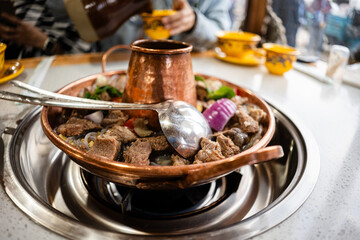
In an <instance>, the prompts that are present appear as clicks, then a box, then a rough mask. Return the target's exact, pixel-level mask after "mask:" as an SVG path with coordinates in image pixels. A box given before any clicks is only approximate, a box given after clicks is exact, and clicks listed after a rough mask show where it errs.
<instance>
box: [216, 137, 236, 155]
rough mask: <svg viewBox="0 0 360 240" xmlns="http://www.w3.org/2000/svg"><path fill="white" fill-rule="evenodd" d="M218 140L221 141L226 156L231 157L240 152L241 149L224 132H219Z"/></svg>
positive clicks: (222, 151) (223, 153)
mask: <svg viewBox="0 0 360 240" xmlns="http://www.w3.org/2000/svg"><path fill="white" fill-rule="evenodd" d="M216 142H217V143H219V145H220V147H221V153H222V155H224V156H225V157H231V156H233V155H235V154H238V153H239V151H240V148H239V147H238V146H236V145H235V144H234V142H233V141H232V140H231V139H230V138H228V137H225V136H224V135H223V134H219V135H218V136H217V138H216Z"/></svg>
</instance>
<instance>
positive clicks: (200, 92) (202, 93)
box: [196, 81, 208, 101]
mask: <svg viewBox="0 0 360 240" xmlns="http://www.w3.org/2000/svg"><path fill="white" fill-rule="evenodd" d="M207 95H208V90H207V89H206V86H205V84H204V83H203V82H201V81H196V96H197V99H198V100H200V101H204V100H205V99H206V98H207Z"/></svg>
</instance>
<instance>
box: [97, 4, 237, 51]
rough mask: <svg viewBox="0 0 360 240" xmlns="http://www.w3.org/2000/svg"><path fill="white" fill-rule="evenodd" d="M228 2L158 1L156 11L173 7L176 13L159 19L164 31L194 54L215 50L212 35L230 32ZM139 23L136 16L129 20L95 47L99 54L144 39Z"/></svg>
mask: <svg viewBox="0 0 360 240" xmlns="http://www.w3.org/2000/svg"><path fill="white" fill-rule="evenodd" d="M230 4H231V1H230V0H220V1H219V0H207V1H198V0H188V1H187V0H173V1H169V0H164V1H158V2H157V6H156V7H158V8H163V9H165V8H169V6H172V7H173V9H175V10H177V12H176V13H175V14H173V15H169V16H166V17H164V18H163V19H162V22H163V24H164V25H165V28H167V29H169V30H170V35H171V37H170V39H173V40H178V41H185V42H188V43H190V44H192V45H193V47H194V50H195V51H202V50H206V49H210V48H213V47H215V45H216V42H217V38H216V35H215V33H216V32H217V31H220V30H230V27H231V20H230V14H229V8H230ZM145 37H146V36H145V35H144V32H143V29H142V20H141V17H140V16H139V15H135V16H133V17H131V18H130V19H129V20H128V21H127V22H125V23H124V24H123V25H122V26H121V27H120V28H119V29H118V31H117V32H116V33H115V34H114V35H113V36H110V37H108V38H106V39H103V40H101V41H99V42H97V43H96V49H97V50H98V51H106V50H107V49H109V48H111V47H112V46H114V45H117V44H127V45H129V44H130V43H132V42H133V41H135V40H136V39H140V38H145Z"/></svg>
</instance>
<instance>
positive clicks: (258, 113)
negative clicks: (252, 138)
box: [247, 104, 267, 123]
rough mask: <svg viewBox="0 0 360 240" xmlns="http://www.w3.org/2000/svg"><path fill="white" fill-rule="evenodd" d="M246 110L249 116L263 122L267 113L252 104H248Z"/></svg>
mask: <svg viewBox="0 0 360 240" xmlns="http://www.w3.org/2000/svg"><path fill="white" fill-rule="evenodd" d="M247 110H248V111H249V116H250V117H252V118H253V119H254V120H255V121H257V122H259V123H263V122H265V121H266V120H267V118H266V117H267V114H266V112H265V111H264V110H262V109H261V108H259V107H258V106H256V105H254V104H248V105H247Z"/></svg>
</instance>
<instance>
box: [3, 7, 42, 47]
mask: <svg viewBox="0 0 360 240" xmlns="http://www.w3.org/2000/svg"><path fill="white" fill-rule="evenodd" d="M1 17H2V18H3V19H6V20H7V21H8V22H9V23H11V24H12V25H14V27H10V26H7V25H3V24H1V23H0V39H3V40H6V41H10V42H14V43H16V44H18V45H25V46H31V47H36V48H42V47H43V46H44V43H45V41H46V39H47V38H48V36H47V35H46V34H45V33H44V32H43V31H41V30H40V29H39V28H37V27H35V26H33V25H31V24H29V23H26V22H24V21H21V20H20V19H19V18H17V17H15V16H12V15H9V14H7V13H2V14H1Z"/></svg>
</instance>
